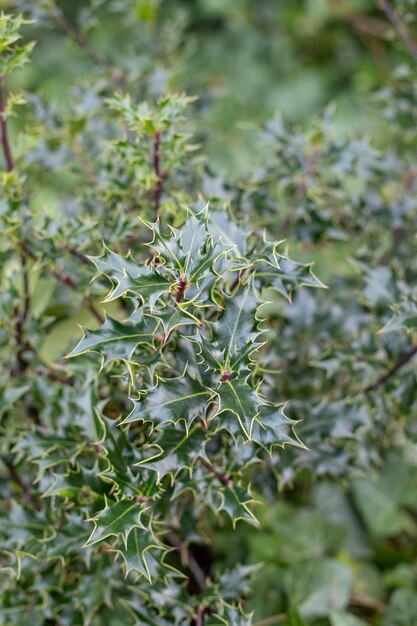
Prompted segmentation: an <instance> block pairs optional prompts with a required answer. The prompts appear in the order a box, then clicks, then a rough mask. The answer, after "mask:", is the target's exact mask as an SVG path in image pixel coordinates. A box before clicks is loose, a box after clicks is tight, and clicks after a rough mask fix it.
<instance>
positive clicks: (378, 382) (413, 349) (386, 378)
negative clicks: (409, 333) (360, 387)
mask: <svg viewBox="0 0 417 626" xmlns="http://www.w3.org/2000/svg"><path fill="white" fill-rule="evenodd" d="M415 354H417V345H414V346H411V348H410V350H408V352H406V353H405V354H403V356H402V357H400V358H399V359H398V361H397V362H396V363H395V364H394V365H393V366H392V367H391V368H390V369H389V370H388V371H387V372H386V373H385V374H383V375H382V376H380V377H379V378H378V380H376V381H375V382H374V383H372V384H371V385H368V387H365V389H364V392H365V393H368V392H369V391H375V390H376V389H378V388H379V387H382V386H383V385H384V384H385V383H386V382H388V381H389V380H390V378H392V377H393V376H394V375H395V374H396V373H397V372H398V370H399V369H400V368H401V367H403V366H404V365H406V364H407V363H408V362H409V361H411V359H412V358H413V356H414V355H415Z"/></svg>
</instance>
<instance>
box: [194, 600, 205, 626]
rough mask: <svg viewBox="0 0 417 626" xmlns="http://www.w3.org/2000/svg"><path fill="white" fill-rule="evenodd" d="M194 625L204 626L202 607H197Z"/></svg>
mask: <svg viewBox="0 0 417 626" xmlns="http://www.w3.org/2000/svg"><path fill="white" fill-rule="evenodd" d="M195 625H196V626H204V607H202V606H201V605H199V606H198V607H197V611H196V615H195Z"/></svg>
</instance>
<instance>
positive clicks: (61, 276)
mask: <svg viewBox="0 0 417 626" xmlns="http://www.w3.org/2000/svg"><path fill="white" fill-rule="evenodd" d="M18 245H19V246H20V248H22V250H23V251H24V252H25V253H26V254H27V255H28V256H29V257H30V258H31V259H33V260H36V254H35V253H34V252H32V250H31V249H30V248H29V246H28V245H27V244H26V243H25V242H23V241H19V242H18ZM68 251H69V252H70V253H71V254H72V255H73V256H77V258H80V259H81V260H82V261H83V262H87V261H88V259H87V257H85V255H83V254H82V253H81V252H78V253H77V252H76V251H75V250H74V249H73V248H69V249H68ZM84 257H85V258H84ZM50 271H51V274H52V275H53V276H55V278H56V279H57V281H58V282H60V283H62V284H63V285H65V286H66V287H68V288H69V289H71V290H72V291H78V283H77V281H76V280H75V279H74V278H73V277H72V276H70V275H69V274H65V273H64V272H61V270H57V269H55V268H53V269H51V270H50ZM83 303H84V306H85V307H86V308H87V309H88V310H89V311H90V312H91V314H92V315H94V317H95V318H96V320H97V321H98V322H100V324H104V321H105V320H104V317H103V315H102V314H101V312H100V311H99V310H98V309H97V307H96V305H95V304H94V302H93V301H92V300H91V298H90V297H89V296H84V297H83Z"/></svg>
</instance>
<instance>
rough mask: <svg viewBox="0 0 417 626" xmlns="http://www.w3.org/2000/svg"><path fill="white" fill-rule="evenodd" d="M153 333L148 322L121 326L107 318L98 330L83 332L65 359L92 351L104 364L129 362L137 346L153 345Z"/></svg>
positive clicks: (120, 323) (153, 330) (121, 324)
mask: <svg viewBox="0 0 417 626" xmlns="http://www.w3.org/2000/svg"><path fill="white" fill-rule="evenodd" d="M154 332H155V326H154V328H152V327H150V321H146V322H145V321H144V320H140V321H138V322H134V323H129V324H123V323H122V322H118V321H117V320H114V319H112V318H111V317H107V319H106V321H105V322H104V324H103V325H102V326H101V327H100V328H99V329H97V330H84V333H85V334H84V337H83V338H82V339H81V341H80V342H79V343H78V345H77V346H76V347H75V348H74V350H72V352H70V354H69V355H68V357H67V358H71V357H75V356H78V355H79V354H84V353H85V352H89V351H93V352H98V353H99V354H103V356H104V358H105V362H106V363H108V362H109V361H111V360H113V359H117V360H118V359H123V360H126V361H129V360H130V358H131V355H132V353H133V352H134V350H135V348H136V347H137V346H138V345H139V344H146V345H149V346H152V345H153V340H154Z"/></svg>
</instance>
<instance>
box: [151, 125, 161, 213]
mask: <svg viewBox="0 0 417 626" xmlns="http://www.w3.org/2000/svg"><path fill="white" fill-rule="evenodd" d="M152 165H153V170H154V173H155V177H156V181H155V184H154V186H153V191H152V195H153V201H154V207H155V213H156V217H157V218H158V217H159V211H160V208H161V195H162V171H161V133H160V131H159V130H158V131H156V133H155V135H154V138H153V156H152Z"/></svg>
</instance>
